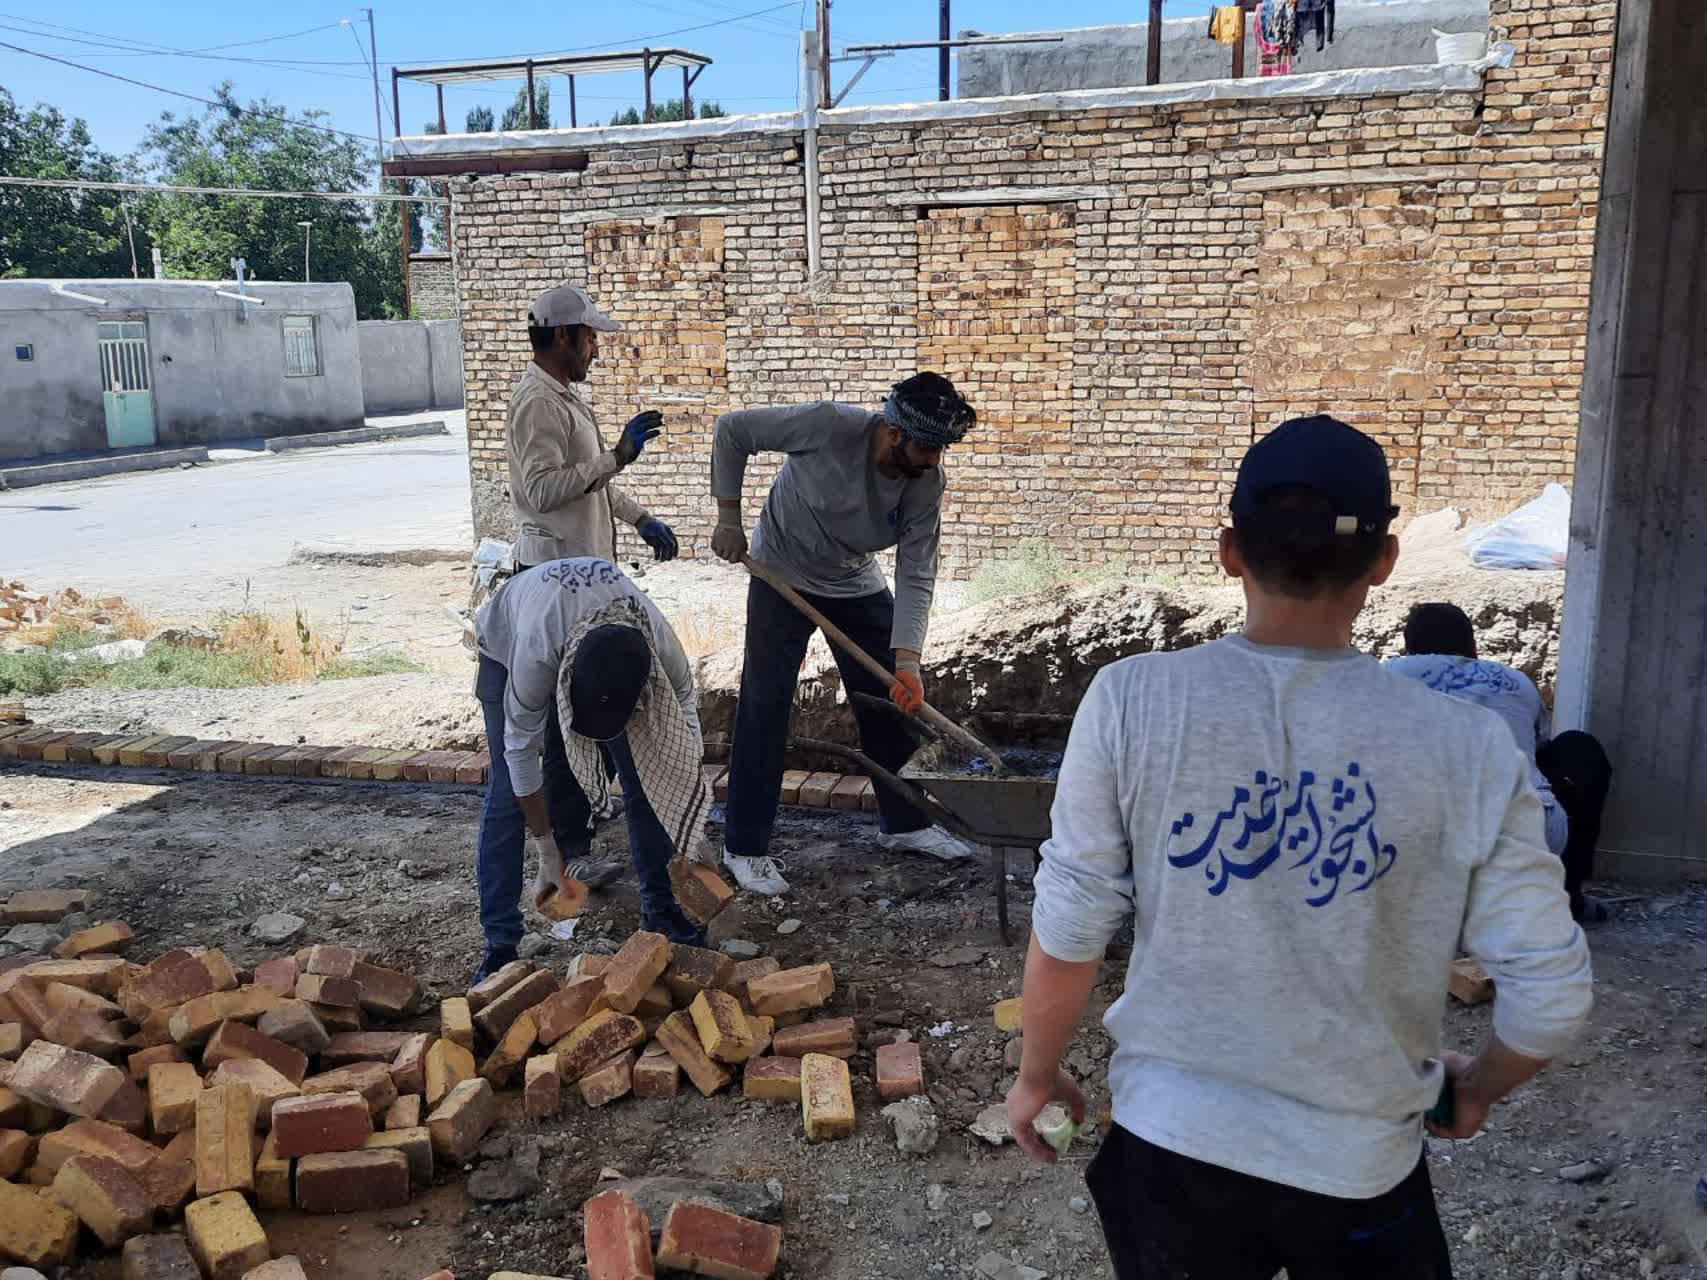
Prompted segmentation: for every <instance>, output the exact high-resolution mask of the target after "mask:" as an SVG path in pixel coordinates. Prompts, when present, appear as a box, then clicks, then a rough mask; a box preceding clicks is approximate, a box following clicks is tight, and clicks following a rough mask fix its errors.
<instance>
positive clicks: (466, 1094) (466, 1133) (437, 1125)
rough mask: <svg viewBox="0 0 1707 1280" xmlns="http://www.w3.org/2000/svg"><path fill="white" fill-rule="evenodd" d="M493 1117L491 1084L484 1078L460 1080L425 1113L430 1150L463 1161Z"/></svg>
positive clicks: (494, 1101)
mask: <svg viewBox="0 0 1707 1280" xmlns="http://www.w3.org/2000/svg"><path fill="white" fill-rule="evenodd" d="M497 1118H498V1100H497V1097H496V1096H495V1095H494V1094H493V1092H492V1086H491V1085H490V1084H488V1083H487V1082H486V1081H484V1080H464V1081H463V1082H462V1083H461V1084H459V1085H457V1086H456V1088H454V1089H452V1090H451V1091H450V1093H449V1094H447V1095H446V1097H445V1100H444V1101H443V1102H441V1103H439V1105H438V1106H437V1107H436V1108H434V1110H433V1114H432V1115H430V1116H428V1117H427V1130H428V1132H429V1133H431V1134H432V1135H433V1152H434V1154H435V1155H438V1156H442V1157H444V1158H445V1159H449V1160H456V1161H458V1162H462V1161H466V1160H467V1159H468V1158H469V1157H470V1156H471V1155H473V1154H474V1152H475V1150H476V1149H477V1148H478V1147H479V1146H480V1140H481V1139H482V1138H484V1137H485V1136H486V1132H487V1130H489V1129H490V1128H491V1127H492V1125H493V1123H494V1122H495V1121H496V1120H497Z"/></svg>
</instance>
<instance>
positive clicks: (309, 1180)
mask: <svg viewBox="0 0 1707 1280" xmlns="http://www.w3.org/2000/svg"><path fill="white" fill-rule="evenodd" d="M408 1203H409V1160H408V1158H407V1157H406V1156H405V1155H404V1154H403V1153H402V1152H401V1151H376V1150H363V1151H338V1152H329V1153H326V1154H322V1155H311V1156H303V1157H302V1158H301V1159H300V1160H298V1161H297V1162H296V1207H297V1208H298V1209H301V1210H302V1211H303V1212H304V1213H360V1212H363V1211H365V1210H371V1209H400V1208H402V1207H403V1206H404V1205H406V1204H408Z"/></svg>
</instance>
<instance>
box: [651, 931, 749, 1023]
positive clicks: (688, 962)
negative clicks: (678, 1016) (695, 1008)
mask: <svg viewBox="0 0 1707 1280" xmlns="http://www.w3.org/2000/svg"><path fill="white" fill-rule="evenodd" d="M734 975H735V962H734V961H733V960H732V959H730V958H729V957H728V956H726V955H724V954H723V953H722V952H721V951H711V950H708V949H707V948H705V947H684V946H677V947H675V948H674V950H673V953H672V955H671V956H670V967H669V968H668V969H666V970H664V985H665V986H666V987H668V988H669V989H670V994H671V995H672V996H673V997H674V998H675V1000H676V1003H677V1004H678V1005H680V1006H682V1007H683V1008H685V1007H686V1006H688V1005H690V1004H692V1003H693V998H694V997H695V996H697V995H698V994H699V993H700V992H701V991H706V990H709V989H712V988H717V989H721V990H728V989H730V986H731V983H732V980H733V978H734ZM664 1012H666V1013H668V1012H669V1010H668V1009H666V1010H665V1011H664Z"/></svg>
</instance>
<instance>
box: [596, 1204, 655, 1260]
mask: <svg viewBox="0 0 1707 1280" xmlns="http://www.w3.org/2000/svg"><path fill="white" fill-rule="evenodd" d="M581 1217H582V1223H583V1226H584V1228H585V1232H586V1234H585V1240H586V1246H587V1280H650V1278H651V1277H652V1276H653V1275H654V1274H655V1273H654V1271H653V1270H652V1226H651V1224H650V1223H649V1222H648V1221H647V1220H646V1211H645V1210H643V1209H642V1208H641V1207H640V1205H639V1203H638V1202H637V1201H636V1200H635V1199H634V1198H633V1197H632V1196H630V1195H628V1194H627V1193H626V1192H622V1191H605V1192H601V1193H600V1194H598V1195H596V1196H594V1197H593V1198H592V1199H591V1200H589V1201H587V1203H586V1204H585V1205H583V1206H582V1207H581Z"/></svg>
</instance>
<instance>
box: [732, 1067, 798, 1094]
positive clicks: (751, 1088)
mask: <svg viewBox="0 0 1707 1280" xmlns="http://www.w3.org/2000/svg"><path fill="white" fill-rule="evenodd" d="M741 1094H742V1096H743V1097H748V1098H763V1099H764V1100H765V1101H767V1102H799V1101H800V1059H799V1058H749V1059H747V1065H746V1067H745V1068H744V1069H743V1070H742V1073H741Z"/></svg>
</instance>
